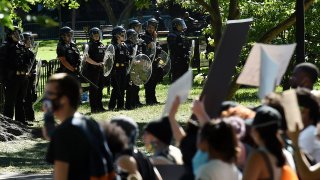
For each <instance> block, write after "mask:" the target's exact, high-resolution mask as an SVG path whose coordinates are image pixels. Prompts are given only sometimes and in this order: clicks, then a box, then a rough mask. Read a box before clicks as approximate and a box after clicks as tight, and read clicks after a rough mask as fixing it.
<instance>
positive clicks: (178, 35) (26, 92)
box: [0, 18, 190, 123]
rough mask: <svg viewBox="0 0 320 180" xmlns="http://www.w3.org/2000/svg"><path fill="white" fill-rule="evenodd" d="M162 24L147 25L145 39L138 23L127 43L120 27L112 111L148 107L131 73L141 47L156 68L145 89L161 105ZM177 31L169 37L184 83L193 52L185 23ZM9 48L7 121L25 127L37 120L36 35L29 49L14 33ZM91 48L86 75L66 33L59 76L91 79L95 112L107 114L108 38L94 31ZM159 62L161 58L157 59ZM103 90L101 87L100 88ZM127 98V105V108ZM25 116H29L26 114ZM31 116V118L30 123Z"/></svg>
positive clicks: (4, 76)
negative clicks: (159, 30)
mask: <svg viewBox="0 0 320 180" xmlns="http://www.w3.org/2000/svg"><path fill="white" fill-rule="evenodd" d="M157 26H158V21H157V20H156V19H154V18H151V19H149V20H148V21H147V27H146V31H145V33H144V34H141V33H140V32H141V23H140V22H139V21H137V20H133V21H132V22H131V23H130V25H129V27H130V28H132V29H129V30H128V31H127V37H128V39H127V41H126V42H124V41H125V36H126V31H125V29H124V28H123V27H121V26H117V27H115V28H114V29H113V31H112V41H111V44H112V45H113V46H114V47H115V58H114V66H113V69H112V72H111V75H110V76H111V86H112V88H113V89H112V93H111V97H110V101H109V105H108V107H109V109H110V110H113V109H124V108H126V109H132V108H134V107H137V106H140V105H142V104H141V103H140V100H139V90H140V88H139V86H136V85H134V84H133V83H132V82H131V81H130V76H129V75H127V74H128V73H127V70H128V69H127V68H128V66H129V64H130V62H131V60H132V57H133V56H134V55H133V47H134V46H135V45H138V52H136V54H139V53H143V54H147V55H148V54H149V55H150V59H152V60H153V63H152V75H151V77H150V79H149V81H148V82H147V83H146V84H145V98H146V104H156V103H158V101H157V98H156V92H155V89H156V85H157V84H158V83H159V82H160V81H161V80H162V78H163V70H162V69H161V68H160V67H159V62H158V60H159V58H157V56H158V54H159V53H160V51H161V47H160V46H159V43H157V42H156V39H157ZM172 27H173V31H172V32H170V33H169V35H168V39H167V40H168V48H169V51H170V58H171V61H172V62H171V64H172V69H171V73H172V80H173V81H174V80H176V79H177V78H179V77H180V76H181V75H182V74H183V73H184V72H186V71H187V70H188V67H189V60H188V55H189V54H188V53H189V48H190V46H189V45H188V44H187V43H186V42H187V40H186V38H185V36H184V34H183V31H184V30H185V29H186V26H185V24H184V21H183V20H182V19H180V18H176V19H174V20H173V21H172ZM6 34H7V36H6V42H5V43H4V44H3V45H2V46H1V50H0V53H1V55H0V63H1V69H0V72H1V75H0V78H1V79H0V80H1V82H3V83H4V85H5V105H4V112H3V114H4V115H5V116H8V117H10V118H13V115H14V112H15V119H16V120H17V121H20V122H22V123H26V120H33V119H34V111H33V108H32V102H34V100H35V84H34V79H35V76H34V74H35V65H36V63H35V57H34V54H33V53H32V52H31V51H30V47H31V46H30V45H29V44H30V42H29V41H31V39H32V36H31V34H28V33H24V38H25V43H23V42H21V35H20V34H21V33H20V30H19V28H18V27H15V28H14V29H12V30H11V29H8V30H7V33H6ZM89 37H90V42H89V43H88V46H89V50H88V57H87V58H86V63H85V64H86V66H85V68H84V69H85V70H84V71H83V72H81V73H80V72H79V70H80V67H79V66H80V63H81V59H80V52H79V50H78V48H77V46H76V44H75V43H74V42H73V41H72V40H73V30H72V29H71V28H69V27H63V28H61V29H60V38H59V42H58V45H57V57H58V59H59V61H60V68H58V72H66V73H69V74H72V75H74V76H77V77H78V78H79V75H80V81H83V79H81V76H84V77H86V78H87V79H89V80H90V81H91V82H92V83H91V85H90V87H89V99H90V107H91V112H93V113H95V112H103V111H105V109H104V108H103V104H102V90H103V86H104V84H105V83H104V82H105V78H104V76H103V58H104V53H105V46H104V45H103V44H102V42H101V40H102V33H101V30H100V29H98V28H92V29H91V30H90V31H89ZM153 44H155V45H156V53H155V54H151V53H150V52H148V51H150V50H151V49H152V46H153ZM151 55H152V56H156V57H151ZM95 86H97V87H98V88H97V87H95ZM125 90H127V93H126V103H124V97H125ZM25 110H27V111H26V112H25ZM26 116H27V117H26Z"/></svg>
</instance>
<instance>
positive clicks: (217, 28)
mask: <svg viewBox="0 0 320 180" xmlns="http://www.w3.org/2000/svg"><path fill="white" fill-rule="evenodd" d="M210 5H211V7H212V10H213V14H210V16H211V20H212V21H211V26H212V27H213V28H214V45H215V47H217V46H218V45H219V43H220V40H221V36H222V20H221V13H220V8H219V1H218V0H210Z"/></svg>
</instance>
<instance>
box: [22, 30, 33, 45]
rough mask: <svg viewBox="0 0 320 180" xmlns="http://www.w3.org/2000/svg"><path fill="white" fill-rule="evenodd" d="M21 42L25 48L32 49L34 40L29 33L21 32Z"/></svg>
mask: <svg viewBox="0 0 320 180" xmlns="http://www.w3.org/2000/svg"><path fill="white" fill-rule="evenodd" d="M22 36H23V42H24V44H25V46H26V47H27V48H32V46H33V43H34V40H33V36H32V33H31V32H23V33H22Z"/></svg>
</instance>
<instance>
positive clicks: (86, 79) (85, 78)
mask: <svg viewBox="0 0 320 180" xmlns="http://www.w3.org/2000/svg"><path fill="white" fill-rule="evenodd" d="M77 74H78V75H79V76H80V77H82V78H83V79H84V80H85V81H87V82H88V83H89V84H91V85H93V86H94V87H95V88H96V89H99V87H98V86H97V85H96V84H95V83H93V82H92V81H90V80H89V79H88V78H87V77H85V76H84V75H83V74H81V73H80V72H79V73H77Z"/></svg>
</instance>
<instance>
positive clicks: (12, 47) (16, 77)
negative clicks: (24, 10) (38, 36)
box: [0, 27, 31, 124]
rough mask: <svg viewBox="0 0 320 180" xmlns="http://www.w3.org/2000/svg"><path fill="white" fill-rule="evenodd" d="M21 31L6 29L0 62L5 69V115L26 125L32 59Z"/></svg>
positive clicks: (15, 28) (16, 28)
mask: <svg viewBox="0 0 320 180" xmlns="http://www.w3.org/2000/svg"><path fill="white" fill-rule="evenodd" d="M20 38H21V36H20V29H19V28H18V27H14V29H6V42H5V44H4V45H3V46H1V50H0V52H1V53H0V58H1V59H0V62H2V65H3V66H4V67H5V69H4V84H5V104H4V112H3V115H5V116H7V117H9V118H13V115H14V114H15V120H17V121H20V122H22V123H24V124H26V118H25V112H24V107H23V101H24V98H25V96H26V93H27V84H28V77H27V71H28V69H29V66H30V59H31V58H30V57H29V54H28V53H27V51H28V50H27V48H26V47H25V45H24V44H23V43H22V42H21V41H20V40H21V39H20Z"/></svg>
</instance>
